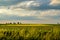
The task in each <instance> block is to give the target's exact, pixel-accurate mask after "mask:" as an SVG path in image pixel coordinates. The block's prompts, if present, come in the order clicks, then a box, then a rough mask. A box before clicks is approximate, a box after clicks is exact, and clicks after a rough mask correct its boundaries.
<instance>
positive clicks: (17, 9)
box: [0, 0, 60, 23]
mask: <svg viewBox="0 0 60 40" xmlns="http://www.w3.org/2000/svg"><path fill="white" fill-rule="evenodd" d="M0 20H25V21H29V22H33V20H35V21H36V22H38V20H39V21H40V22H41V21H42V22H41V23H46V22H47V21H48V22H50V23H52V22H53V21H54V23H55V21H56V22H57V21H59V20H60V1H57V0H0ZM52 20H53V21H52ZM35 21H34V22H35ZM51 21H52V22H51Z"/></svg>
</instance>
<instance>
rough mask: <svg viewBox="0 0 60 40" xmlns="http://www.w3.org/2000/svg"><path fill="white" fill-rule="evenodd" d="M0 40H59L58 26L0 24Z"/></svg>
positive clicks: (59, 28)
mask: <svg viewBox="0 0 60 40" xmlns="http://www.w3.org/2000/svg"><path fill="white" fill-rule="evenodd" d="M0 40H60V24H0Z"/></svg>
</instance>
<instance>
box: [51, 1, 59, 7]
mask: <svg viewBox="0 0 60 40" xmlns="http://www.w3.org/2000/svg"><path fill="white" fill-rule="evenodd" d="M50 5H53V6H57V5H60V0H51V3H50Z"/></svg>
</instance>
